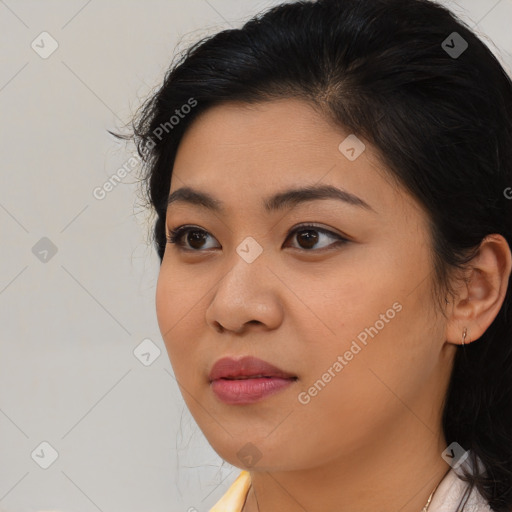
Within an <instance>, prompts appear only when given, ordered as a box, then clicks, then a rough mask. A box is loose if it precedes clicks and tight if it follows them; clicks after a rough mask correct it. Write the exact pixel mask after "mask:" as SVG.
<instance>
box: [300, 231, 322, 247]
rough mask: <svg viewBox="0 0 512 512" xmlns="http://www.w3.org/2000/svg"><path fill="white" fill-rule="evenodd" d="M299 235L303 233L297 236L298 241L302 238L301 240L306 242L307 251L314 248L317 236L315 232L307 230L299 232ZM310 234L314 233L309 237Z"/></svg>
mask: <svg viewBox="0 0 512 512" xmlns="http://www.w3.org/2000/svg"><path fill="white" fill-rule="evenodd" d="M301 233H304V234H303V235H299V239H300V238H302V240H305V241H306V247H307V248H308V249H311V248H312V247H314V246H315V243H316V242H317V241H318V234H316V231H314V230H312V229H308V230H305V231H301ZM311 233H314V234H313V235H311Z"/></svg>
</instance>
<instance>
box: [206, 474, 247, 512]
mask: <svg viewBox="0 0 512 512" xmlns="http://www.w3.org/2000/svg"><path fill="white" fill-rule="evenodd" d="M250 486H251V475H250V473H249V471H242V472H241V473H240V474H239V475H238V478H237V479H236V480H235V481H234V482H233V483H232V484H231V487H230V488H229V489H228V490H227V492H226V494H224V496H222V498H221V499H220V500H219V501H218V502H217V503H216V504H215V505H214V507H213V508H211V509H210V511H209V512H241V510H242V507H243V506H244V503H245V499H246V498H247V493H248V492H249V487H250Z"/></svg>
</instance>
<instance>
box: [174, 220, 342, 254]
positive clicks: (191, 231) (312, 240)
mask: <svg viewBox="0 0 512 512" xmlns="http://www.w3.org/2000/svg"><path fill="white" fill-rule="evenodd" d="M185 235H186V236H185ZM293 235H298V236H297V240H298V242H299V244H300V245H299V247H297V246H292V247H293V248H295V249H303V250H306V251H311V249H313V248H318V246H317V244H318V242H319V240H321V238H322V237H324V238H327V239H328V238H331V239H332V240H334V242H332V243H331V244H327V245H324V246H323V247H320V248H321V249H325V248H326V247H328V246H330V245H338V244H343V243H346V242H348V240H347V239H346V238H344V237H342V236H340V235H338V234H336V233H333V232H332V231H329V230H327V229H323V228H320V227H318V226H312V225H303V226H299V227H298V228H295V229H294V230H292V231H291V232H290V233H289V235H288V236H287V238H286V240H288V239H289V238H290V237H292V236H293ZM184 236H185V239H186V242H188V244H189V246H186V244H185V242H184V241H183V237H184ZM208 237H211V235H210V234H209V233H208V231H205V230H204V229H200V228H196V227H191V226H189V227H187V226H180V227H178V228H176V229H171V230H170V234H169V235H167V242H168V243H170V244H175V245H176V246H178V247H179V248H180V249H181V250H184V251H191V252H199V251H200V250H201V249H212V247H205V245H204V241H205V240H207V238H208ZM211 238H213V237H211ZM213 248H215V247H213Z"/></svg>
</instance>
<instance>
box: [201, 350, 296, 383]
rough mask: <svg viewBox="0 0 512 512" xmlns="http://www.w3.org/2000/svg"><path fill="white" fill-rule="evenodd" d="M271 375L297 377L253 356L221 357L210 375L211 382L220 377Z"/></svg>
mask: <svg viewBox="0 0 512 512" xmlns="http://www.w3.org/2000/svg"><path fill="white" fill-rule="evenodd" d="M271 377H275V378H281V379H293V380H295V379H296V378H297V377H296V376H295V375H292V374H290V373H288V372H285V371H284V370H281V369H280V368H278V367H277V366H274V365H272V364H270V363H267V362H266V361H263V360H261V359H257V358H255V357H251V356H246V357H242V358H241V359H233V358H231V357H224V358H222V359H219V360H218V361H217V362H216V363H215V364H214V365H213V367H212V369H211V371H210V375H209V379H210V382H213V381H215V380H219V379H226V380H245V379H257V378H271Z"/></svg>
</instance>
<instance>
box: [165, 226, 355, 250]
mask: <svg viewBox="0 0 512 512" xmlns="http://www.w3.org/2000/svg"><path fill="white" fill-rule="evenodd" d="M307 230H314V231H318V232H320V233H324V234H326V235H328V236H330V237H332V238H336V239H337V241H336V242H333V243H332V244H330V245H329V246H327V247H323V248H322V249H303V248H301V247H294V249H299V250H302V251H305V252H321V251H323V250H328V249H329V248H331V247H332V246H338V245H342V244H345V243H347V242H349V240H348V239H347V238H344V237H342V236H341V235H338V234H337V233H334V232H332V231H329V230H327V229H324V228H321V227H319V226H315V225H314V224H302V225H300V226H297V227H296V228H295V229H293V230H292V231H290V232H289V233H288V236H287V237H286V240H288V238H290V236H292V235H294V234H295V233H297V232H300V231H307ZM189 231H197V232H201V233H206V234H208V235H210V233H208V231H206V230H204V229H201V228H196V227H194V226H178V227H177V228H176V229H171V230H169V234H168V235H167V243H169V244H175V245H176V246H177V247H178V248H179V249H180V250H182V251H188V252H204V251H203V250H201V249H189V248H187V247H184V243H183V242H182V241H180V240H181V237H182V236H183V235H185V234H187V233H188V232H189Z"/></svg>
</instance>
